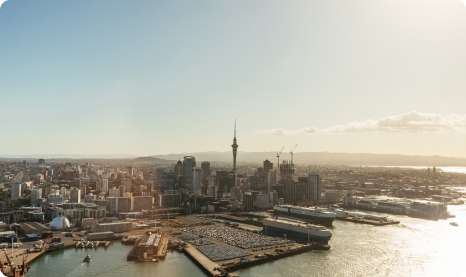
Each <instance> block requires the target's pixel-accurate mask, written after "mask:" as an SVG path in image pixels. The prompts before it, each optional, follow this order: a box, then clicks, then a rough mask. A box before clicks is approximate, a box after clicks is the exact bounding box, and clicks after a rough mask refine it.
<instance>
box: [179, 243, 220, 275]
mask: <svg viewBox="0 0 466 277" xmlns="http://www.w3.org/2000/svg"><path fill="white" fill-rule="evenodd" d="M184 252H185V253H186V254H187V255H188V256H189V257H190V258H191V259H192V260H193V261H194V262H195V263H197V264H198V265H199V266H200V267H201V268H202V269H203V270H204V271H205V272H206V273H208V274H209V276H223V275H224V271H222V270H220V269H221V268H222V267H221V266H220V265H219V264H217V263H215V262H213V261H211V260H210V259H209V258H207V257H206V256H204V254H202V253H201V252H200V251H199V250H197V249H196V248H195V247H194V246H192V245H191V244H186V246H185V247H184Z"/></svg>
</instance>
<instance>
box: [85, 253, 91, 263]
mask: <svg viewBox="0 0 466 277" xmlns="http://www.w3.org/2000/svg"><path fill="white" fill-rule="evenodd" d="M90 262H91V256H89V255H86V257H84V259H83V263H90Z"/></svg>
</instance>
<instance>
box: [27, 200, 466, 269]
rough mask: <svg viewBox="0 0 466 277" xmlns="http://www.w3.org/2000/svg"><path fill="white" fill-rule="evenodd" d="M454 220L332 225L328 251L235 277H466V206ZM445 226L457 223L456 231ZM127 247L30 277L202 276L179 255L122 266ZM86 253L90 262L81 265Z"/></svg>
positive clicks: (57, 264)
mask: <svg viewBox="0 0 466 277" xmlns="http://www.w3.org/2000/svg"><path fill="white" fill-rule="evenodd" d="M449 211H450V213H452V214H454V215H456V217H455V218H451V219H447V220H439V221H431V220H423V219H416V218H409V217H405V216H395V218H398V219H399V220H400V221H401V223H400V224H399V225H392V226H380V227H379V226H370V225H363V224H354V223H351V222H343V221H335V222H334V228H333V238H332V240H331V241H330V244H331V246H332V249H331V250H330V251H313V252H308V253H304V254H300V255H297V256H292V257H288V258H284V259H281V260H277V261H274V262H270V263H266V264H263V265H260V266H255V267H252V268H249V269H245V270H241V271H239V272H238V273H239V275H240V276H264V277H270V276H277V277H278V276H466V260H465V256H466V255H465V253H466V205H461V206H450V207H449ZM450 222H457V223H458V224H459V226H458V227H455V226H452V225H450V224H449V223H450ZM129 250H130V247H128V246H125V245H122V244H121V243H118V242H117V243H114V244H113V245H112V246H110V247H109V248H108V249H107V250H105V249H103V248H100V249H97V250H76V249H68V250H64V251H61V252H57V253H51V254H47V255H44V256H43V257H41V258H40V259H38V260H37V261H36V262H34V263H33V264H32V267H31V270H30V271H29V273H28V275H27V276H28V277H29V276H34V277H35V276H37V277H64V276H66V277H77V276H99V277H116V276H134V277H149V276H174V277H176V276H193V277H196V276H205V275H204V273H203V272H202V271H201V270H200V269H199V268H198V267H197V266H196V265H195V264H194V263H193V262H192V261H191V260H190V259H189V258H187V257H186V256H185V255H184V254H181V253H177V252H170V253H169V254H168V256H167V258H166V259H165V260H164V261H162V262H159V263H156V264H150V263H149V264H147V263H146V264H141V263H134V262H127V261H126V254H127V253H128V251H129ZM87 253H89V254H90V255H91V256H92V258H93V261H92V262H91V263H90V264H84V263H82V259H83V258H84V257H85V256H86V254H87Z"/></svg>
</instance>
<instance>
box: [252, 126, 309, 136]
mask: <svg viewBox="0 0 466 277" xmlns="http://www.w3.org/2000/svg"><path fill="white" fill-rule="evenodd" d="M317 131H318V129H316V128H313V127H305V128H301V129H282V128H277V129H270V130H259V131H258V133H259V134H266V135H275V136H291V135H300V134H312V133H316V132H317Z"/></svg>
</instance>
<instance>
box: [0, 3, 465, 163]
mask: <svg viewBox="0 0 466 277" xmlns="http://www.w3.org/2000/svg"><path fill="white" fill-rule="evenodd" d="M2 2H4V3H2ZM285 3H286V4H285ZM2 4H3V5H2ZM0 5H1V8H0V118H1V120H0V130H1V131H0V156H1V155H36V154H70V155H76V154H80V155H110V154H112V155H119V154H129V155H153V154H165V153H179V152H187V153H189V152H197V151H229V150H230V149H231V147H230V145H231V143H232V136H233V124H234V120H235V119H236V120H237V122H238V144H239V150H240V151H278V150H279V149H280V148H281V147H282V146H285V149H288V148H291V147H292V146H294V145H295V144H297V145H298V147H297V149H296V151H297V152H304V151H329V152H352V153H360V152H367V153H399V154H417V155H447V156H458V157H466V78H465V76H466V75H465V74H466V51H465V49H466V6H465V4H464V1H459V0H347V1H341V0H319V1H317V0H293V1H286V2H285V1H281V0H255V1H254V0H237V1H218V0H199V1H188V0H187V1H181V0H174V1H153V0H140V1H128V0H125V1H120V0H99V1H95V0H80V1H61V0H55V1H53V0H41V1H37V0H8V1H4V0H0Z"/></svg>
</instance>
